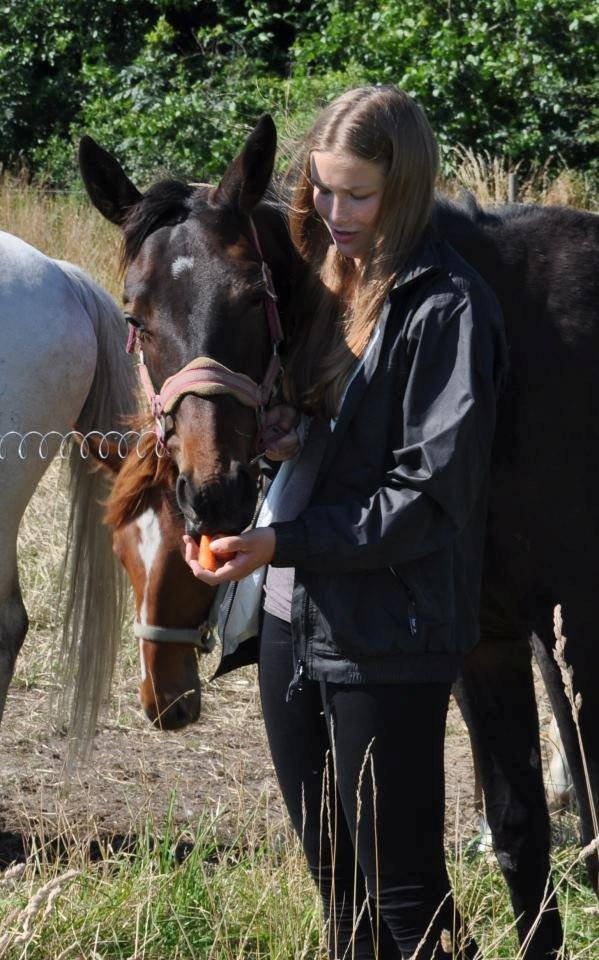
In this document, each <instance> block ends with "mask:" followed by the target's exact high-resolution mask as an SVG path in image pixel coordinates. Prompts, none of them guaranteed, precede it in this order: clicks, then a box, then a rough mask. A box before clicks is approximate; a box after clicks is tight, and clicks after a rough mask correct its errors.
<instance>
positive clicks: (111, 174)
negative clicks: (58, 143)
mask: <svg viewBox="0 0 599 960" xmlns="http://www.w3.org/2000/svg"><path fill="white" fill-rule="evenodd" d="M79 169H80V170H81V176H82V178H83V183H84V184H85V189H86V190H87V193H88V195H89V198H90V200H91V202H92V203H93V205H94V207H96V209H97V210H99V211H100V213H101V214H102V216H103V217H106V219H107V220H110V221H111V223H116V224H117V226H119V227H120V226H122V225H123V223H124V222H125V220H126V218H127V215H128V213H129V210H130V209H131V207H133V206H134V205H135V204H136V203H138V202H139V201H140V200H141V198H142V194H141V193H140V192H139V190H138V189H137V187H136V186H134V184H133V183H131V181H130V180H129V178H128V177H127V175H126V174H125V172H124V170H123V168H122V167H121V165H120V163H119V162H118V160H117V159H116V158H115V157H113V156H112V154H111V153H109V152H108V150H104V149H103V147H101V146H99V144H97V143H96V142H95V140H92V138H91V137H82V138H81V142H80V144H79Z"/></svg>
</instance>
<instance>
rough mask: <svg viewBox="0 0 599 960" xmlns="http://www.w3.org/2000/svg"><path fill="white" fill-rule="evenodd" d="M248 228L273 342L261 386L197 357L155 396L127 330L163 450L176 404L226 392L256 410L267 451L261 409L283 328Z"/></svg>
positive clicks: (277, 367)
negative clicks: (168, 418) (168, 420)
mask: <svg viewBox="0 0 599 960" xmlns="http://www.w3.org/2000/svg"><path fill="white" fill-rule="evenodd" d="M250 226H251V229H252V239H253V241H254V245H255V247H256V250H257V251H258V253H259V254H260V257H261V258H262V276H263V277H264V283H265V286H266V293H267V299H266V301H265V310H266V319H267V321H268V327H269V331H270V339H271V343H272V355H271V358H270V361H269V363H268V367H267V370H266V374H265V376H264V380H263V381H262V383H261V384H257V383H255V381H254V380H252V379H251V377H248V376H247V375H246V374H245V373H236V372H235V371H233V370H229V368H228V367H225V366H224V365H223V364H222V363H219V361H218V360H213V359H212V358H211V357H196V358H195V359H194V360H192V361H191V362H190V363H188V364H187V365H186V366H185V367H183V368H182V369H181V370H179V372H178V373H175V374H174V375H173V376H172V377H168V378H167V379H166V380H165V381H164V383H163V384H162V389H161V390H160V393H156V391H155V390H154V385H153V383H152V379H151V377H150V374H149V371H148V368H147V367H146V365H145V363H144V356H143V350H142V349H141V345H140V342H139V337H138V334H137V330H136V328H135V327H134V326H133V324H131V325H130V327H129V335H128V338H127V348H126V349H127V353H133V351H134V350H135V347H136V346H138V347H139V356H140V363H139V364H138V371H139V376H140V379H141V382H142V385H143V388H144V391H145V394H146V396H147V398H148V401H149V404H150V410H151V412H152V415H153V416H154V417H156V436H157V437H158V440H159V442H160V444H161V446H162V447H163V448H164V449H165V450H166V447H165V443H164V441H165V417H166V416H167V414H169V413H171V412H172V411H173V410H174V408H175V407H176V405H177V404H178V403H179V401H180V400H182V398H183V397H185V396H187V394H195V396H198V397H207V396H213V395H215V394H219V393H228V394H230V395H231V396H234V397H235V398H236V399H237V400H239V402H240V403H243V404H244V406H246V407H253V408H254V409H255V410H256V416H257V419H258V428H259V429H258V438H257V445H258V448H259V451H260V452H263V450H264V449H266V437H265V433H264V410H265V407H266V406H267V404H268V402H269V400H270V398H271V396H272V392H273V389H274V385H275V383H276V380H277V377H278V375H279V373H280V372H281V370H282V369H283V368H282V365H281V361H280V358H279V344H280V343H281V340H282V339H283V329H282V327H281V318H280V316H279V311H278V309H277V295H276V293H275V288H274V285H273V282H272V276H271V272H270V269H269V267H268V264H267V263H266V261H265V260H264V256H263V254H262V248H261V247H260V241H259V239H258V234H257V232H256V227H255V226H254V221H253V220H252V219H251V218H250Z"/></svg>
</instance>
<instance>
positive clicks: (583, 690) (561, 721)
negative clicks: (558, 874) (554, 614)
mask: <svg viewBox="0 0 599 960" xmlns="http://www.w3.org/2000/svg"><path fill="white" fill-rule="evenodd" d="M579 606H580V605H578V606H577V605H576V604H574V603H572V604H570V605H569V606H566V604H565V603H564V605H563V613H564V630H563V632H564V635H565V636H566V638H568V642H567V643H566V648H565V659H566V662H567V664H568V666H571V667H572V670H573V687H574V693H575V694H576V693H580V695H581V697H582V703H581V706H580V709H579V711H578V724H579V727H580V734H581V740H582V745H583V750H584V758H583V757H582V755H581V751H580V745H579V740H578V732H577V730H576V726H575V724H574V720H573V717H572V707H571V705H570V703H569V701H568V699H567V697H566V694H565V692H564V687H563V683H562V678H561V674H560V671H559V668H558V666H557V664H556V662H555V660H554V657H553V632H552V630H551V628H550V625H549V624H546V625H545V629H543V627H542V626H541V628H540V630H539V631H538V633H537V634H536V635H535V636H534V637H533V644H534V651H535V656H536V658H537V660H538V663H539V666H540V669H541V672H542V674H543V679H544V681H545V685H546V687H547V692H548V694H549V698H550V700H551V706H552V707H553V712H554V714H555V717H556V719H557V723H558V726H559V731H560V734H561V738H562V742H563V744H564V749H565V752H566V758H567V760H568V766H569V767H570V773H571V775H572V781H573V783H574V790H575V793H576V800H577V802H578V810H579V815H580V832H581V838H582V843H583V844H585V845H586V844H588V843H590V842H591V841H592V840H593V839H594V837H595V836H597V834H598V833H599V831H598V829H597V820H598V818H599V691H598V686H599V685H598V684H597V656H598V655H597V652H596V638H595V637H594V636H592V633H593V632H594V630H595V629H596V624H597V619H598V615H597V612H592V611H590V610H588V611H586V616H584V612H585V611H583V610H580V611H579ZM569 611H570V612H569ZM585 767H586V770H585ZM586 866H587V871H588V874H589V879H590V882H591V885H592V887H593V889H594V890H595V892H596V893H597V895H598V896H599V854H597V853H596V854H593V855H592V856H590V857H588V858H587V861H586Z"/></svg>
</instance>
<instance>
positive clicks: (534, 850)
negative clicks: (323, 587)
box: [81, 118, 599, 960]
mask: <svg viewBox="0 0 599 960" xmlns="http://www.w3.org/2000/svg"><path fill="white" fill-rule="evenodd" d="M274 154H275V131H274V126H273V124H272V122H271V121H270V120H269V119H268V118H263V119H262V120H261V121H260V122H259V124H258V126H257V127H256V129H255V130H254V132H253V133H252V134H251V135H250V137H249V138H248V141H247V143H246V146H245V148H244V150H243V151H242V153H241V154H240V155H239V157H237V158H236V160H235V161H234V162H233V163H232V164H231V166H230V167H229V168H228V170H227V171H226V173H225V175H224V177H223V180H222V181H221V183H220V184H219V186H218V187H207V186H202V187H199V188H195V189H194V188H193V187H189V186H185V185H183V184H178V183H173V182H163V183H160V184H157V185H155V186H154V187H152V188H151V189H150V190H149V191H148V192H147V193H146V194H141V193H140V192H139V191H138V190H137V189H136V188H135V187H134V185H133V184H132V183H131V181H130V180H129V179H128V178H127V177H126V175H125V174H124V172H123V171H122V169H121V167H120V165H119V164H118V162H117V161H116V160H115V159H114V158H113V157H112V156H111V155H110V154H108V153H106V151H104V150H102V149H101V148H99V147H98V146H96V145H95V144H94V143H93V141H91V140H90V139H89V138H86V139H85V140H84V141H83V143H82V148H81V168H82V173H83V177H84V180H85V183H86V186H87V189H88V192H89V194H90V197H91V199H92V201H93V203H94V204H95V205H96V206H97V208H98V209H99V210H100V211H101V212H102V213H103V214H104V216H106V217H108V219H110V220H112V221H113V222H114V223H116V224H118V225H119V226H120V227H121V228H122V230H123V234H124V259H125V265H126V267H127V274H126V281H125V309H126V313H127V315H128V319H129V322H130V323H131V324H133V325H134V327H135V328H136V330H137V331H138V335H139V336H140V339H142V340H143V344H142V345H143V349H144V358H145V366H146V369H147V371H149V377H150V378H151V380H152V382H153V384H154V385H155V387H156V388H158V389H160V387H161V385H162V384H163V383H164V381H165V380H166V379H167V378H169V377H172V376H173V375H174V374H176V373H177V371H179V370H180V369H181V368H182V367H186V366H187V365H188V364H190V363H192V361H195V359H196V358H203V360H204V359H205V358H206V357H208V358H214V359H215V360H217V361H218V365H219V371H220V372H222V367H224V368H226V370H228V371H229V373H231V372H232V373H234V374H236V375H237V374H241V375H242V376H245V377H247V378H249V380H250V381H251V382H253V383H254V385H255V384H260V382H261V380H262V378H263V377H264V372H265V370H266V368H267V366H268V363H269V357H270V356H271V354H272V350H273V347H272V339H271V338H270V337H269V332H268V325H267V323H266V320H265V311H264V301H265V300H266V299H267V298H268V289H267V287H266V285H265V282H264V269H263V258H264V259H265V260H266V261H267V262H268V264H269V265H270V267H271V269H272V273H273V277H274V284H275V288H276V290H277V293H278V294H279V297H280V301H281V303H282V305H283V307H285V306H287V305H288V304H289V303H290V295H291V293H292V290H293V288H294V284H295V278H296V277H297V276H298V273H299V271H300V269H301V265H299V264H298V263H297V261H296V258H295V255H294V252H293V249H292V246H291V243H290V240H289V237H288V234H287V231H286V227H285V217H284V212H283V211H282V210H281V209H277V208H276V207H275V206H273V205H271V204H266V203H264V202H261V200H262V198H263V196H264V193H265V190H266V188H267V185H268V182H269V179H270V176H271V172H272V167H273V162H274ZM250 215H251V220H250ZM252 222H253V224H255V229H256V231H257V234H258V237H259V241H260V246H261V248H262V249H261V250H260V249H258V247H257V244H256V238H255V234H254V232H253V226H252ZM436 222H437V227H438V229H439V231H440V233H441V235H443V236H445V237H446V238H447V239H448V240H449V241H450V242H451V243H452V244H453V245H454V246H455V247H456V248H457V249H458V251H459V252H460V253H461V254H462V255H463V256H464V257H465V258H466V259H467V260H469V262H471V263H472V264H473V265H474V266H475V268H476V269H477V270H478V271H479V272H480V273H481V274H482V276H483V277H484V278H485V279H486V280H487V281H488V282H489V283H490V285H491V286H492V287H493V288H494V290H495V292H496V293H497V295H498V297H499V299H500V301H501V304H502V307H503V311H504V315H505V321H506V326H507V333H508V341H509V344H510V358H511V373H510V377H509V380H508V384H507V387H506V390H505V394H504V396H503V398H502V401H501V404H500V410H499V417H498V425H497V434H496V441H495V448H494V456H493V463H492V476H491V494H490V506H489V521H488V531H487V543H486V570H485V578H484V583H483V604H482V618H481V642H480V644H479V645H478V647H477V648H476V649H475V651H474V652H473V653H472V654H471V655H470V657H469V658H468V659H467V662H466V664H465V667H464V672H463V676H462V679H461V681H460V684H459V686H458V690H457V695H458V699H459V702H460V706H461V708H462V711H463V713H464V716H465V718H466V721H467V723H468V726H469V730H470V734H471V737H472V741H473V744H474V750H475V754H476V758H477V761H478V764H479V766H480V769H481V772H482V779H483V787H484V792H485V798H486V807H487V815H488V818H489V822H490V825H491V829H492V831H493V837H494V845H495V851H496V853H497V856H498V860H499V863H500V865H501V868H502V870H503V873H504V875H505V877H506V880H507V882H508V884H509V887H510V894H511V898H512V903H513V906H514V910H515V913H516V916H517V917H518V921H517V926H518V933H519V936H520V939H521V942H523V943H525V944H526V956H527V958H528V960H546V958H547V957H554V956H557V953H558V951H559V949H560V946H561V943H562V931H561V925H560V921H559V917H558V915H557V911H556V910H555V909H553V908H552V909H546V910H544V911H543V913H542V916H541V917H540V918H537V915H538V912H539V907H540V905H541V904H542V903H543V900H544V895H545V884H546V880H547V877H548V873H549V842H550V834H549V819H548V813H547V806H546V803H545V798H544V794H543V783H542V774H541V763H540V744H539V729H538V717H537V712H536V704H535V699H534V689H533V682H532V667H531V656H530V646H529V639H530V638H532V639H533V642H534V645H535V650H536V653H537V656H538V658H539V662H540V664H541V668H542V670H543V674H544V677H545V681H546V683H547V686H548V689H549V693H550V697H551V700H552V705H553V709H554V711H555V713H556V716H557V718H558V721H559V725H560V731H561V734H562V738H563V741H564V744H565V749H566V753H567V757H568V761H569V764H570V767H571V769H572V773H573V778H574V785H575V790H576V795H577V799H578V803H579V809H580V817H581V827H582V837H583V841H584V842H585V843H587V842H589V841H590V840H591V839H592V838H593V836H594V835H595V833H596V829H595V826H594V822H593V816H594V814H593V810H592V801H591V799H590V798H589V795H588V793H587V790H586V784H585V778H584V772H583V764H582V760H581V756H580V752H579V749H578V745H577V742H576V735H575V730H574V726H573V722H572V718H571V712H570V707H569V704H568V702H567V700H566V698H565V696H564V693H563V689H562V685H561V682H560V679H559V674H558V672H557V669H556V667H555V665H554V663H553V659H552V648H553V630H552V611H553V607H554V605H555V604H556V603H558V602H559V603H561V604H562V606H563V611H564V632H565V634H566V635H567V636H569V637H570V643H569V644H568V647H567V655H568V659H569V661H570V663H571V665H572V667H573V669H574V684H575V689H576V690H578V691H580V692H581V694H582V709H581V712H580V724H581V728H582V736H583V741H584V744H585V750H586V760H587V765H588V773H589V780H590V784H591V789H592V792H593V794H594V797H593V799H594V804H595V810H597V808H598V807H599V765H598V764H599V723H598V722H597V721H598V718H599V685H598V684H597V673H598V671H597V666H598V661H599V652H598V651H599V647H598V645H597V643H596V641H595V638H594V635H593V631H594V629H595V623H596V622H598V621H599V616H598V615H599V593H598V591H597V590H596V584H597V583H598V582H599V577H598V575H599V569H597V566H598V565H599V551H598V550H597V549H596V540H597V538H596V532H597V527H598V526H599V498H598V497H597V495H596V489H597V480H598V479H599V446H598V443H597V441H598V440H599V437H598V436H597V434H598V433H599V423H598V422H597V418H596V410H597V409H598V402H599V376H598V374H599V323H598V317H597V303H598V302H599V269H598V268H599V218H598V217H595V216H592V215H590V214H585V213H578V212H575V211H572V210H567V209H560V208H553V209H551V208H540V207H530V208H526V207H513V208H507V209H505V210H500V211H496V212H492V213H485V212H483V211H482V210H480V209H479V208H478V207H477V206H476V205H475V204H474V203H470V204H469V205H467V206H466V207H458V206H455V205H452V204H449V203H446V202H440V203H439V204H438V207H437V210H436ZM262 251H263V252H262ZM295 306H296V308H299V307H301V306H302V304H295ZM303 306H304V309H306V308H307V307H306V305H305V304H304V305H303ZM283 313H284V325H287V326H289V324H290V323H291V319H290V316H287V317H285V313H286V311H285V310H283ZM202 362H203V361H202ZM192 366H193V364H192ZM223 376H224V375H223ZM223 376H220V373H219V378H220V381H221V382H220V386H219V387H218V392H216V393H214V394H212V395H210V396H206V394H205V393H204V394H201V393H200V395H198V393H183V395H182V396H179V397H178V400H179V405H178V406H177V407H175V408H173V409H172V410H171V411H170V412H169V413H168V415H166V416H163V417H162V419H161V431H162V433H163V434H164V436H165V439H166V442H167V444H168V448H169V450H170V452H171V454H172V458H173V461H174V464H175V466H176V469H177V471H178V476H177V480H176V495H177V501H178V503H179V506H180V508H181V510H182V512H183V514H184V515H185V517H186V521H187V524H188V526H189V528H191V529H194V530H195V531H196V532H200V531H203V532H217V531H222V532H227V531H229V530H231V531H232V530H237V531H238V530H240V529H243V528H244V526H245V525H246V524H247V523H248V522H249V519H250V517H251V515H252V512H253V508H254V505H255V501H256V485H255V473H254V467H253V466H252V461H253V459H254V456H255V453H256V423H255V420H254V416H255V411H256V409H258V407H259V404H256V405H255V408H254V409H252V407H251V406H249V405H247V404H245V405H244V404H243V403H239V402H238V400H239V398H238V397H237V398H236V397H235V396H234V395H233V394H232V393H231V392H224V390H225V387H223V385H222V381H223ZM235 382H236V383H238V381H237V380H236V381H235ZM156 409H158V408H156ZM258 413H259V409H258ZM587 866H588V868H589V875H590V878H591V881H592V883H593V884H594V886H595V888H597V880H598V860H597V857H596V856H593V857H590V858H589V859H588V860H587Z"/></svg>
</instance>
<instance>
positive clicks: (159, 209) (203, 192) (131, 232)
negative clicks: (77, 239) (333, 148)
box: [120, 179, 286, 272]
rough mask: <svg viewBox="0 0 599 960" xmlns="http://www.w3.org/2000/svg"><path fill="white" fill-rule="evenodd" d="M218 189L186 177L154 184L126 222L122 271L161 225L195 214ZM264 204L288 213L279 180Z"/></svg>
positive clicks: (262, 203) (272, 185) (174, 222)
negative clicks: (192, 181)
mask: <svg viewBox="0 0 599 960" xmlns="http://www.w3.org/2000/svg"><path fill="white" fill-rule="evenodd" d="M214 189H215V188H214V186H212V185H211V184H209V183H183V181H182V180H169V179H166V180H160V181H158V183H155V184H154V185H153V186H152V187H150V188H149V190H147V191H146V193H144V195H143V198H142V200H141V201H140V202H139V203H136V204H135V205H134V206H133V207H132V208H131V210H130V212H129V215H128V217H127V219H126V221H125V223H124V224H123V245H122V248H121V261H120V268H121V271H122V272H124V271H125V270H126V269H127V267H129V266H130V265H131V263H132V262H133V261H134V260H135V258H136V257H137V256H138V254H139V252H140V250H141V248H142V246H143V244H144V241H145V240H146V239H147V238H148V237H149V236H150V234H152V233H154V232H155V231H156V230H159V229H160V227H166V226H174V225H175V224H177V223H183V221H184V220H187V218H188V217H190V216H193V214H194V213H195V212H197V210H198V208H199V207H200V206H201V204H202V202H205V201H206V199H207V198H209V196H210V195H211V194H212V193H213V191H214ZM260 206H265V207H270V208H272V209H274V210H276V211H277V212H278V213H282V212H284V210H285V207H286V201H285V199H284V197H283V195H282V193H281V191H280V188H279V186H278V185H277V183H273V184H269V186H268V187H267V188H266V191H265V193H264V196H263V197H262V200H261V201H260Z"/></svg>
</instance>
